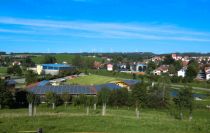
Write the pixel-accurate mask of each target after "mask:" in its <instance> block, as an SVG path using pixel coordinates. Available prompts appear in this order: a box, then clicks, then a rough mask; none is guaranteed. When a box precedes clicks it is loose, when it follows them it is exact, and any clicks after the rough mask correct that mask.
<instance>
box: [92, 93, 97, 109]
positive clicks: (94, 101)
mask: <svg viewBox="0 0 210 133" xmlns="http://www.w3.org/2000/svg"><path fill="white" fill-rule="evenodd" d="M97 103H98V97H97V96H94V97H93V109H94V110H96V108H97Z"/></svg>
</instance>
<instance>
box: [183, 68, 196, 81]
mask: <svg viewBox="0 0 210 133" xmlns="http://www.w3.org/2000/svg"><path fill="white" fill-rule="evenodd" d="M197 74H198V69H197V68H196V66H194V65H193V64H191V65H189V66H188V68H187V70H186V78H187V79H188V81H192V80H193V79H194V78H196V76H197Z"/></svg>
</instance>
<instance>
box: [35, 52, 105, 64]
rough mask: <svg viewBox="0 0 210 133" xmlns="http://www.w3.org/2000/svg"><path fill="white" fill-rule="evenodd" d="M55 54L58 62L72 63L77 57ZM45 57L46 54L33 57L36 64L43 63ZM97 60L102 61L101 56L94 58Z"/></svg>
mask: <svg viewBox="0 0 210 133" xmlns="http://www.w3.org/2000/svg"><path fill="white" fill-rule="evenodd" d="M52 56H55V58H56V60H57V63H62V62H64V61H65V62H67V63H70V64H71V62H72V59H73V58H74V57H75V55H72V54H55V55H52ZM83 57H84V58H92V57H87V56H83ZM43 59H44V55H40V56H36V57H32V60H33V61H34V62H35V63H36V64H41V63H42V61H43ZM94 59H95V60H96V61H102V59H101V58H99V57H96V58H94Z"/></svg>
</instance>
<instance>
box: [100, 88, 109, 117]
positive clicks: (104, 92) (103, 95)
mask: <svg viewBox="0 0 210 133" xmlns="http://www.w3.org/2000/svg"><path fill="white" fill-rule="evenodd" d="M110 93H111V91H110V89H108V88H102V89H101V91H99V92H98V97H99V99H100V101H101V103H102V116H105V115H106V105H107V103H108V102H109V98H110Z"/></svg>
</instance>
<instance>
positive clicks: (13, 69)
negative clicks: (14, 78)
mask: <svg viewBox="0 0 210 133" xmlns="http://www.w3.org/2000/svg"><path fill="white" fill-rule="evenodd" d="M7 73H8V74H14V75H18V76H21V75H22V69H21V68H20V66H19V65H14V66H12V67H8V68H7Z"/></svg>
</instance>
